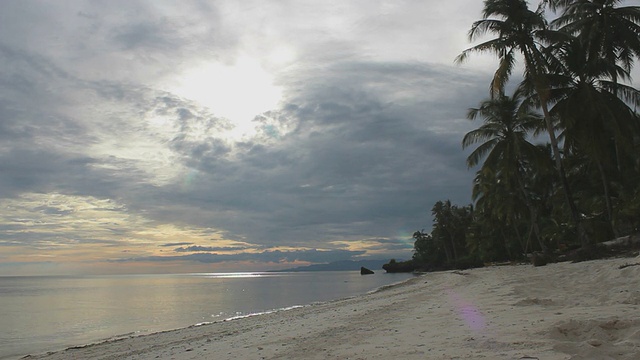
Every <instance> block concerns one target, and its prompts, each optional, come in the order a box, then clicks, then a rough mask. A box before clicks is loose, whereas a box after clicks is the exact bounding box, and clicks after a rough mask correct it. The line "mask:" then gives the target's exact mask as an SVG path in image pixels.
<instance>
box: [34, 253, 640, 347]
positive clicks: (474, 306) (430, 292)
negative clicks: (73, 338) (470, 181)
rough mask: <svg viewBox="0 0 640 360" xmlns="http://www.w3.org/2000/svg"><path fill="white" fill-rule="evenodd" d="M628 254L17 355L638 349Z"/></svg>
mask: <svg viewBox="0 0 640 360" xmlns="http://www.w3.org/2000/svg"><path fill="white" fill-rule="evenodd" d="M638 262H640V256H638V257H635V258H616V259H606V260H594V261H588V262H583V263H576V264H573V263H558V264H549V265H547V266H543V267H533V266H531V265H515V266H500V267H486V268H479V269H473V270H466V271H464V272H460V271H457V272H456V271H446V272H438V273H426V274H423V275H421V276H417V277H415V278H411V279H408V280H405V281H402V282H399V283H396V284H391V285H387V286H382V287H380V288H379V289H377V290H373V291H371V292H369V293H367V294H365V295H360V296H355V297H350V298H344V299H339V300H332V301H328V302H323V303H315V304H309V305H303V306H299V307H293V308H291V309H288V310H283V309H281V310H274V311H271V312H265V313H261V314H259V315H252V316H246V317H242V318H237V319H230V320H221V321H217V322H213V323H209V324H203V325H197V326H196V325H193V326H190V327H187V328H182V329H175V330H167V331H162V332H156V333H152V334H142V335H136V336H129V337H124V338H118V339H112V340H107V341H103V342H98V343H94V344H89V345H82V346H75V347H70V348H67V349H65V350H60V351H56V352H49V353H45V354H33V355H27V356H25V357H22V359H47V360H57V359H155V358H172V359H177V360H186V359H193V360H197V359H208V358H211V356H215V358H216V359H234V358H246V359H296V358H307V359H308V358H311V359H326V358H335V359H346V358H349V359H387V358H389V357H397V358H402V359H424V358H425V357H426V358H429V359H451V358H460V359H473V358H483V357H484V358H487V359H489V358H491V359H526V358H527V357H529V358H532V359H536V358H537V359H545V360H548V359H588V358H616V359H629V360H630V359H636V358H640V311H638V310H640V288H638V286H637V279H638V278H640V266H628V267H625V268H620V267H621V266H623V265H625V264H629V263H638Z"/></svg>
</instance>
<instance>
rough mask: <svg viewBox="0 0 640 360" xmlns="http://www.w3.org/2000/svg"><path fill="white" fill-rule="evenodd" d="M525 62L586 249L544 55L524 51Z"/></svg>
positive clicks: (585, 233)
mask: <svg viewBox="0 0 640 360" xmlns="http://www.w3.org/2000/svg"><path fill="white" fill-rule="evenodd" d="M522 53H523V55H524V57H525V61H526V62H527V64H528V65H527V68H528V69H529V72H530V76H531V80H532V81H533V85H534V87H535V91H536V94H537V95H538V99H539V100H540V107H541V108H542V114H543V115H544V123H545V125H546V128H547V133H548V134H549V141H550V142H551V149H552V151H553V159H554V161H555V165H556V171H557V172H558V176H559V177H560V182H561V183H562V188H563V190H564V195H565V199H566V200H567V204H568V205H569V210H570V212H571V219H572V220H573V223H574V225H575V226H576V228H577V230H578V237H579V239H580V245H581V246H582V247H583V248H585V247H588V246H589V238H588V236H587V232H586V231H585V229H584V224H583V223H582V221H581V220H580V213H579V212H578V207H577V206H576V203H575V201H574V200H573V192H572V191H571V187H570V186H569V181H568V180H567V173H566V171H565V169H564V165H563V164H562V157H561V156H560V148H559V147H558V138H557V137H556V133H555V130H554V129H553V124H552V123H551V114H550V113H549V104H548V99H549V88H548V86H546V85H542V84H543V82H544V80H543V79H542V76H541V74H540V71H539V67H538V65H537V64H543V63H544V61H543V59H542V55H541V54H540V53H535V52H534V53H530V52H529V51H527V49H523V51H522Z"/></svg>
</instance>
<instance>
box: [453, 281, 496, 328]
mask: <svg viewBox="0 0 640 360" xmlns="http://www.w3.org/2000/svg"><path fill="white" fill-rule="evenodd" d="M447 295H448V296H449V300H451V303H452V304H453V306H454V307H455V309H456V312H457V313H458V316H459V317H460V318H461V319H462V320H463V321H464V322H465V323H466V324H467V326H468V327H469V328H470V329H471V330H474V331H480V330H484V329H485V328H486V327H487V322H486V320H485V317H484V315H483V314H482V312H481V311H480V309H478V307H477V306H475V305H473V304H472V303H470V302H468V301H466V300H465V299H463V298H462V297H461V296H460V295H459V294H458V293H456V292H455V291H453V290H451V289H449V290H447Z"/></svg>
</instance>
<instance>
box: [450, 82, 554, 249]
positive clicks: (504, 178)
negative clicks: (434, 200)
mask: <svg viewBox="0 0 640 360" xmlns="http://www.w3.org/2000/svg"><path fill="white" fill-rule="evenodd" d="M467 117H468V118H469V119H470V120H474V119H476V118H478V117H482V118H483V120H484V124H482V126H480V127H479V128H477V129H475V130H472V131H470V132H469V133H467V134H466V135H465V136H464V138H463V140H462V147H463V148H467V147H469V146H471V145H473V144H477V143H480V145H479V146H478V147H477V148H476V149H475V150H474V151H473V152H471V154H470V155H469V157H468V158H467V165H468V166H469V167H473V166H476V165H478V164H479V162H480V160H482V159H484V162H483V164H482V169H481V171H480V172H479V173H480V174H482V173H491V174H493V177H494V178H495V179H498V180H500V182H499V183H496V184H495V185H494V186H500V187H502V188H503V189H502V190H503V193H504V194H505V196H507V197H509V199H503V201H504V203H505V204H515V203H517V202H520V203H524V204H525V205H526V207H527V208H528V209H529V216H530V220H531V226H532V227H533V229H534V231H535V233H536V236H537V237H538V239H540V236H539V235H540V231H539V229H538V225H537V220H536V218H537V211H536V209H535V208H534V206H533V203H532V201H531V199H530V194H529V192H528V191H527V187H526V185H525V179H524V176H523V175H524V172H525V168H526V167H528V166H529V164H534V163H536V162H537V161H538V158H539V156H540V152H539V149H538V148H537V147H536V146H535V145H533V144H532V143H530V142H529V141H528V140H527V138H528V136H529V135H530V134H531V133H532V132H534V131H535V130H536V129H537V128H538V127H539V125H540V123H541V120H542V119H541V118H540V115H538V113H536V112H534V111H533V109H531V107H530V106H529V103H528V102H523V101H522V94H521V93H519V92H516V93H515V94H514V95H513V96H512V97H509V96H506V95H500V96H499V97H494V98H492V99H489V100H485V101H483V102H482V103H481V104H480V107H478V108H473V109H470V110H469V112H468V114H467ZM487 169H488V170H489V172H487ZM477 185H482V184H477ZM475 191H476V189H475V188H474V195H475ZM494 193H495V192H494ZM476 198H477V196H476ZM515 208H516V206H515V205H514V206H512V207H511V210H509V211H505V212H504V215H505V216H506V218H505V220H506V223H508V224H511V223H512V222H513V221H512V220H513V219H511V218H510V216H511V217H516V216H517V215H518V214H517V212H516V211H515V210H514V209H515ZM541 246H542V248H543V249H544V245H543V244H542V243H541Z"/></svg>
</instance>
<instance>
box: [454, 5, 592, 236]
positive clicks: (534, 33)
mask: <svg viewBox="0 0 640 360" xmlns="http://www.w3.org/2000/svg"><path fill="white" fill-rule="evenodd" d="M547 30H548V25H547V21H546V19H545V18H544V11H543V8H542V7H539V8H538V9H537V10H536V11H532V10H530V9H529V6H528V2H527V1H525V0H485V1H484V9H483V18H482V20H479V21H476V22H474V23H473V25H472V26H471V30H470V31H469V39H470V40H471V41H474V40H475V39H476V38H478V37H480V36H482V35H484V34H485V33H487V32H490V33H493V34H496V35H497V37H496V38H495V39H492V40H489V41H486V42H483V43H481V44H478V45H475V46H473V47H471V48H469V49H467V50H465V51H463V52H462V53H461V54H460V55H459V56H458V57H457V58H456V62H458V63H461V62H464V61H465V60H466V59H467V58H468V57H469V55H470V54H471V53H472V52H492V53H494V54H496V55H497V56H498V58H499V65H498V69H497V70H496V72H495V74H494V77H493V80H492V81H491V94H492V96H499V95H500V94H501V93H502V92H503V89H504V86H505V84H506V83H507V81H508V79H509V77H510V75H511V73H512V72H513V69H514V66H515V61H516V54H517V53H519V54H521V55H522V56H523V57H524V65H525V74H524V75H525V81H526V82H528V83H529V84H531V86H532V87H533V89H534V91H535V94H536V95H537V98H538V100H539V104H540V108H541V109H542V113H543V115H544V123H545V126H546V130H547V133H548V134H549V139H550V142H551V148H552V150H553V156H554V160H555V165H556V170H557V172H558V175H559V177H560V180H561V181H562V186H563V189H564V193H565V197H566V200H567V203H568V205H569V208H570V211H571V217H572V219H573V222H574V224H575V225H576V226H577V228H578V234H579V237H580V242H581V244H582V246H583V247H585V246H587V245H588V244H589V241H588V238H587V234H586V232H585V231H584V228H583V226H582V223H581V221H580V214H579V212H578V209H577V207H576V205H575V201H574V199H573V195H572V193H571V189H570V187H569V183H568V181H567V177H566V172H565V169H564V165H563V163H562V158H561V154H560V149H559V146H558V139H557V137H556V134H555V129H554V127H553V122H552V118H551V114H550V113H549V90H550V89H549V84H548V79H547V76H546V74H547V61H546V59H545V57H544V56H543V54H542V51H541V48H540V44H541V42H542V41H544V35H545V33H546V31H547Z"/></svg>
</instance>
